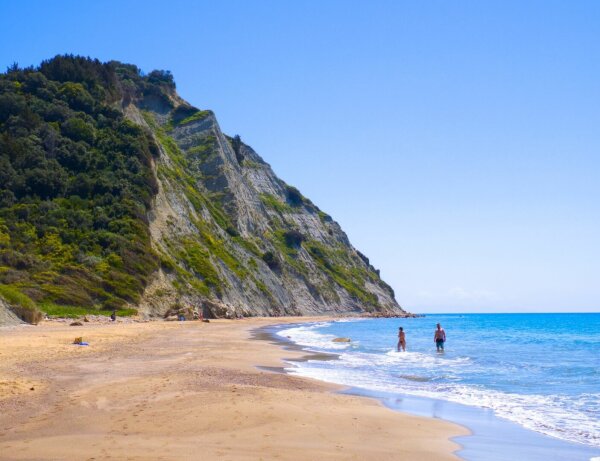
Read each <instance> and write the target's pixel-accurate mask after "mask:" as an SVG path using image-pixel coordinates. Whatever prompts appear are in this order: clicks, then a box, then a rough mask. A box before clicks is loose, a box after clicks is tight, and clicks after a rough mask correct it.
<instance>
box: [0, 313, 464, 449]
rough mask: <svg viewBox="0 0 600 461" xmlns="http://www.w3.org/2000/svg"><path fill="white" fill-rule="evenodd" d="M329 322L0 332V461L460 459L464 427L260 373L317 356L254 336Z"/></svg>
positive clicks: (283, 320)
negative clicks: (79, 342) (77, 342)
mask: <svg viewBox="0 0 600 461" xmlns="http://www.w3.org/2000/svg"><path fill="white" fill-rule="evenodd" d="M323 319H324V318H318V319H317V318H268V319H264V318H263V319H260V318H256V319H245V320H233V321H232V320H223V321H211V322H210V323H208V324H207V323H201V322H181V323H180V322H149V323H134V324H117V325H111V324H108V325H106V324H103V325H99V324H85V325H84V326H83V327H69V326H66V325H44V324H42V325H40V326H38V327H31V328H16V329H10V330H3V331H2V332H0V384H1V385H0V452H1V453H2V458H3V459H14V460H17V459H89V458H90V457H96V458H108V457H115V458H119V459H121V458H127V457H131V458H133V459H135V458H137V459H141V458H143V459H181V458H185V457H188V458H194V456H196V457H197V456H198V454H199V453H202V458H203V459H259V458H260V457H264V458H265V459H272V458H275V457H278V458H280V459H289V460H295V459H414V460H419V459H429V458H436V459H442V460H457V459H459V458H458V457H457V456H455V455H454V454H453V452H454V451H455V450H456V449H458V448H459V446H458V445H457V444H456V443H455V442H452V441H450V440H449V438H450V437H454V436H458V435H461V434H464V433H465V431H464V429H462V428H461V427H460V426H457V425H455V424H452V423H447V422H444V421H439V420H434V419H431V418H423V417H416V416H411V415H408V414H403V413H399V412H397V411H393V410H390V409H388V408H386V407H385V406H384V405H382V404H381V403H380V402H379V401H377V400H374V399H371V398H366V397H356V396H349V395H344V394H342V393H339V392H336V391H339V390H340V388H341V386H335V385H332V384H328V383H325V382H322V381H317V380H312V379H308V378H299V377H294V376H291V375H289V374H278V373H272V372H268V371H264V370H261V369H260V368H257V367H261V366H262V367H278V366H281V365H282V364H284V362H283V360H284V359H289V358H293V359H294V358H296V359H298V358H300V357H302V356H303V355H306V354H305V353H302V352H301V351H291V350H285V349H283V348H281V347H275V345H273V344H269V343H267V342H266V341H258V340H252V338H253V333H252V332H253V330H256V329H257V328H260V327H261V326H267V325H275V324H285V323H305V322H311V321H318V320H323ZM75 336H83V338H84V340H85V341H88V342H89V343H90V346H88V347H80V346H74V345H72V344H70V342H72V339H73V337H75ZM31 388H33V390H30V389H31ZM332 391H334V392H332ZM199 450H201V451H199Z"/></svg>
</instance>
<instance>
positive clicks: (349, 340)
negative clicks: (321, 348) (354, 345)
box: [332, 338, 352, 343]
mask: <svg viewBox="0 0 600 461" xmlns="http://www.w3.org/2000/svg"><path fill="white" fill-rule="evenodd" d="M332 341H333V342H334V343H349V342H352V340H351V339H350V338H335V339H332Z"/></svg>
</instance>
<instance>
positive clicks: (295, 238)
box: [283, 230, 305, 248]
mask: <svg viewBox="0 0 600 461" xmlns="http://www.w3.org/2000/svg"><path fill="white" fill-rule="evenodd" d="M283 238H284V239H285V243H286V245H287V246H289V247H291V248H299V247H300V245H301V244H302V242H303V241H304V240H305V237H304V235H302V233H301V232H299V231H297V230H289V231H286V232H284V233H283Z"/></svg>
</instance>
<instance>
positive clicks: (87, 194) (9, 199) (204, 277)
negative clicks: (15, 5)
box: [0, 56, 398, 322]
mask: <svg viewBox="0 0 600 461" xmlns="http://www.w3.org/2000/svg"><path fill="white" fill-rule="evenodd" d="M159 269H162V271H159ZM170 296H172V297H171V298H169V297H170ZM153 297H154V298H160V299H162V298H165V299H166V298H169V299H170V301H168V302H170V303H175V304H178V303H180V302H184V303H188V304H192V305H194V306H198V305H200V304H201V303H204V302H205V301H206V299H211V300H212V301H213V302H217V303H218V302H219V301H222V302H224V303H229V304H228V306H227V307H226V309H230V308H231V309H234V310H235V309H237V310H236V311H235V312H237V313H242V314H243V315H256V314H261V315H283V314H299V313H303V312H304V310H303V309H304V307H305V306H309V307H310V312H318V309H319V308H321V307H323V308H324V311H327V310H329V309H331V310H334V311H338V312H339V311H344V310H354V311H362V310H368V311H370V310H378V309H390V310H392V311H393V310H394V309H395V308H398V306H397V304H396V302H395V300H394V299H393V292H392V291H391V288H389V287H388V286H387V285H386V284H385V283H384V282H383V281H381V279H380V278H379V274H378V273H377V272H376V271H375V269H374V268H373V267H372V266H371V265H370V264H369V261H368V259H367V258H366V257H364V256H363V255H361V254H360V253H358V252H356V250H355V249H354V248H353V247H352V246H351V245H350V244H349V242H348V240H347V237H346V235H345V234H344V233H343V232H342V231H341V229H340V228H339V226H338V225H337V223H335V222H334V221H333V220H332V218H331V217H330V216H328V215H327V214H325V213H323V212H322V211H321V210H319V208H318V207H316V206H315V205H314V204H313V203H312V202H311V201H310V200H309V199H308V198H306V197H304V196H303V195H302V194H301V193H300V191H298V189H296V188H294V187H291V186H289V185H287V184H285V183H284V182H283V181H281V180H280V179H279V178H277V177H276V176H275V174H274V173H273V172H272V170H271V168H270V166H269V165H268V164H267V163H265V162H264V161H263V160H262V159H261V158H260V157H259V156H258V155H257V154H256V153H255V152H254V151H253V150H252V149H251V148H250V147H249V146H247V145H246V144H244V143H243V142H242V140H241V138H240V136H238V135H236V136H234V137H228V136H226V135H223V133H221V131H220V128H219V126H218V123H217V122H216V119H215V118H214V115H213V113H212V112H211V111H208V110H199V109H197V108H196V107H193V106H192V105H190V104H188V103H186V102H184V101H183V100H182V99H181V98H180V97H179V96H178V95H177V94H176V92H175V83H174V81H173V76H172V75H171V74H170V72H168V71H152V72H150V73H149V74H147V75H144V74H143V73H142V72H141V71H140V70H139V69H138V68H137V67H136V66H133V65H129V64H123V63H119V62H114V61H113V62H109V63H101V62H99V61H97V60H92V59H89V58H82V57H75V56H58V57H56V58H54V59H51V60H48V61H44V62H43V63H42V64H41V65H40V66H39V67H37V68H27V69H21V68H19V67H18V66H17V65H14V66H12V67H11V68H9V69H8V70H7V72H6V73H4V74H0V298H2V299H4V300H5V301H7V302H8V303H9V304H10V305H11V307H12V309H13V310H14V311H15V312H17V314H18V315H19V316H21V318H24V319H26V320H27V321H30V322H35V321H37V320H39V317H40V313H39V311H40V310H41V311H44V312H46V313H48V314H49V315H60V316H77V315H84V314H90V313H108V312H110V311H111V310H113V309H116V310H118V312H119V313H120V315H131V314H133V313H135V310H134V309H133V307H136V306H138V307H139V306H141V308H143V309H148V305H149V304H148V303H150V302H154V301H153ZM140 301H143V302H141V303H140ZM157 302H158V304H159V305H158V307H157V308H156V309H155V310H153V313H154V314H160V313H161V312H165V311H166V310H167V309H168V308H170V307H171V306H166V308H167V309H165V304H160V303H161V301H160V300H159V301H157ZM152 308H153V309H154V306H152ZM160 309H162V311H161V310H160ZM144 312H148V311H144Z"/></svg>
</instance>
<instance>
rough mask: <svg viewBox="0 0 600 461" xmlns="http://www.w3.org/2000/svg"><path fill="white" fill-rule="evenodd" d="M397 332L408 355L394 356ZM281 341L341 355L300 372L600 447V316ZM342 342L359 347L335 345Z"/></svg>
mask: <svg viewBox="0 0 600 461" xmlns="http://www.w3.org/2000/svg"><path fill="white" fill-rule="evenodd" d="M437 322H440V323H441V324H442V326H443V327H444V329H445V330H446V334H447V339H448V340H447V342H446V345H445V346H446V347H445V349H446V350H445V352H444V353H443V354H438V353H436V350H435V344H434V342H433V333H434V329H435V324H436V323H437ZM399 326H403V327H404V329H405V332H406V338H407V352H397V351H396V343H397V330H398V327H399ZM278 335H280V336H282V337H284V338H285V337H287V338H289V339H290V340H292V341H293V342H295V343H297V344H299V345H302V346H305V347H306V348H309V349H310V350H314V351H320V352H335V353H338V354H340V355H339V359H338V360H333V361H319V360H309V361H307V362H301V363H297V364H294V367H293V368H292V369H290V370H289V371H290V372H291V373H293V374H297V375H301V376H308V377H313V378H317V379H322V380H325V381H330V382H335V383H339V384H345V385H348V386H352V387H356V388H360V389H364V390H368V391H375V392H382V393H393V394H404V395H413V396H420V397H427V398H433V399H441V400H445V401H449V402H455V403H458V404H463V405H467V406H471V407H478V408H481V409H487V410H491V411H493V414H494V415H495V416H497V417H499V418H502V419H504V420H507V421H510V422H513V423H516V424H518V425H520V426H522V427H523V428H527V429H530V430H533V431H536V432H538V433H540V434H545V435H547V436H551V437H554V438H556V439H559V440H563V441H568V442H574V443H577V444H581V445H582V446H587V447H589V448H592V449H595V448H600V385H599V383H600V350H599V349H600V314H487V315H481V314H468V315H467V314H465V315H430V316H427V317H425V318H416V319H368V320H350V321H346V320H344V321H337V322H323V323H316V324H310V325H306V324H305V325H296V326H292V327H289V326H288V327H284V328H282V329H281V330H280V331H279V332H278ZM341 336H343V337H350V338H352V342H351V343H334V342H332V339H334V338H336V337H341ZM594 451H595V450H594ZM599 454H600V453H599ZM588 459H589V458H588Z"/></svg>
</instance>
